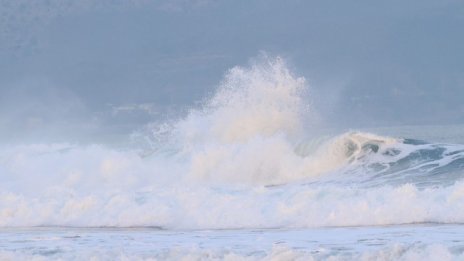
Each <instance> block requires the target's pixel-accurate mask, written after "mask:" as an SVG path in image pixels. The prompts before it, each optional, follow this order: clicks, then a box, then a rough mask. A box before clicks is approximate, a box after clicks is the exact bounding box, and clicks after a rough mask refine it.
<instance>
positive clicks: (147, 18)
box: [0, 0, 464, 141]
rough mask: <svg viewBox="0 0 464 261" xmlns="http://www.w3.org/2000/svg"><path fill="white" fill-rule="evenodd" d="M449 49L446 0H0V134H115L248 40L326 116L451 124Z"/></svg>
mask: <svg viewBox="0 0 464 261" xmlns="http://www.w3.org/2000/svg"><path fill="white" fill-rule="evenodd" d="M462 46H464V2H463V1H458V0H456V1H452V0H441V1H431V0H415V1H407V0H392V1H368V0H361V1H303V0H285V1H284V0H281V1H276V0H257V1H251V0H250V1H240V0H238V1H213V0H192V1H188V0H163V1H161V0H160V1H149V0H114V1H111V0H106V1H99V0H84V1H71V0H36V1H28V0H0V134H1V138H0V141H8V140H22V139H24V140H29V139H37V140H40V139H44V138H45V137H46V138H47V139H51V140H53V139H55V140H56V141H61V140H60V139H65V137H66V138H69V137H75V138H76V139H79V138H82V137H84V136H85V137H102V136H105V137H112V136H118V135H126V134H127V133H130V132H131V131H132V130H134V129H136V128H138V127H140V126H142V125H143V124H145V123H147V122H149V121H151V120H153V119H155V118H157V117H165V116H163V115H165V113H166V111H176V110H180V109H182V108H184V109H185V108H188V107H189V106H192V105H193V104H194V103H195V101H198V100H200V99H202V97H204V96H205V95H206V94H207V93H208V92H211V91H212V90H214V88H215V86H217V85H218V83H219V82H220V80H221V78H222V77H223V75H224V73H225V72H226V70H227V69H229V68H231V67H233V66H235V65H246V64H247V62H248V61H249V59H250V58H253V57H256V56H258V55H259V53H260V51H265V52H267V53H268V54H270V55H280V56H282V57H284V58H285V59H286V60H287V61H288V63H289V64H290V65H291V67H292V70H293V71H294V73H295V74H296V75H298V76H303V77H305V78H306V79H307V81H308V83H309V85H310V91H311V100H312V101H311V102H312V104H313V106H314V107H315V110H317V111H318V112H319V113H320V114H321V115H322V117H323V118H324V119H326V122H327V124H328V125H339V126H344V127H353V128H356V127H358V126H381V125H405V124H453V123H464V103H463V99H464V51H463V47H462ZM160 113H161V114H160Z"/></svg>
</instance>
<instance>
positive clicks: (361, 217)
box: [0, 58, 464, 229]
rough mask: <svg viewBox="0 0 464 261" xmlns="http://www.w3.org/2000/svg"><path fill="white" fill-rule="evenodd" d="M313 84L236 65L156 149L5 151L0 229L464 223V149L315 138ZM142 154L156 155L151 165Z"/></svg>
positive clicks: (359, 135) (168, 128)
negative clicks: (310, 103)
mask: <svg viewBox="0 0 464 261" xmlns="http://www.w3.org/2000/svg"><path fill="white" fill-rule="evenodd" d="M308 94H310V91H308V89H307V84H306V83H305V80H304V79H303V78H301V77H295V76H294V75H293V74H292V73H291V72H290V71H289V70H288V68H287V67H286V65H285V63H284V62H283V61H282V60H281V59H280V58H277V59H264V60H263V61H260V62H256V63H254V64H252V65H251V66H250V67H248V68H242V67H236V68H233V69H231V70H230V71H229V72H228V73H227V75H226V76H225V79H224V81H223V82H222V83H221V85H220V86H219V88H218V90H217V92H216V93H215V94H214V95H212V96H211V97H210V98H209V99H207V100H205V101H204V102H203V104H202V106H200V108H196V109H192V110H190V111H189V112H188V113H187V115H186V116H185V117H183V118H180V119H172V120H170V121H168V122H166V123H163V124H158V125H152V129H151V132H150V135H149V136H146V138H147V139H148V140H149V141H151V143H149V144H151V147H150V149H149V150H148V151H144V152H143V153H141V152H140V150H138V149H137V148H135V149H124V150H123V149H120V150H118V149H111V148H108V147H105V146H103V145H89V146H82V145H72V144H71V145H69V144H37V145H31V144H29V145H16V146H3V147H2V148H1V150H0V225H1V226H3V227H9V226H44V225H48V226H82V227H100V226H121V227H124V226H156V227H163V228H187V229H191V228H267V227H317V226H353V225H356V226H364V225H386V224H404V223H420V222H439V223H461V222H464V205H463V204H462V203H461V202H464V201H463V197H464V184H463V183H462V182H461V181H460V180H461V179H462V175H463V172H462V171H461V168H462V166H463V165H464V146H462V145H453V144H434V143H427V142H422V141H417V140H410V139H403V138H392V137H384V136H379V135H374V134H370V133H364V132H347V133H342V134H340V135H336V136H333V137H322V138H321V137H318V136H311V133H313V131H314V129H315V128H317V127H316V122H315V120H314V119H315V117H314V113H313V112H312V111H311V110H310V107H309V106H308V105H307V103H306V101H307V100H308V99H307V96H308ZM141 155H144V156H141Z"/></svg>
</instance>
